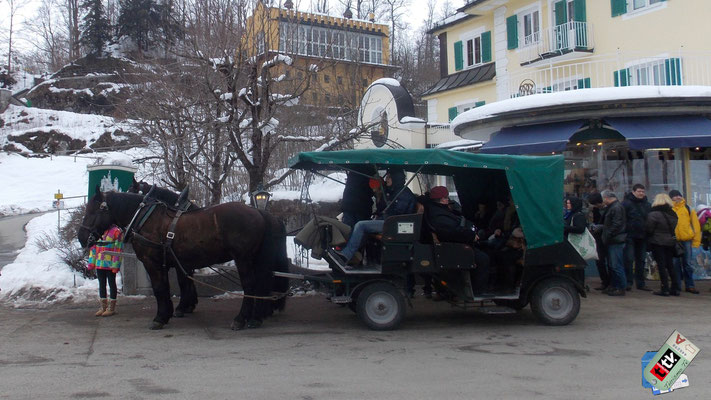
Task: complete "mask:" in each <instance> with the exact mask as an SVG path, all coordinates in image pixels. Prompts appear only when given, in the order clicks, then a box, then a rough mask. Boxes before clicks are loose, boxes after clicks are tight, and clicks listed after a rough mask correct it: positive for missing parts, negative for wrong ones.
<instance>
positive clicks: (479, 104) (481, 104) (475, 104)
mask: <svg viewBox="0 0 711 400" xmlns="http://www.w3.org/2000/svg"><path fill="white" fill-rule="evenodd" d="M484 104H486V101H484V100H482V101H477V102H476V103H474V107H481V106H483V105H484Z"/></svg>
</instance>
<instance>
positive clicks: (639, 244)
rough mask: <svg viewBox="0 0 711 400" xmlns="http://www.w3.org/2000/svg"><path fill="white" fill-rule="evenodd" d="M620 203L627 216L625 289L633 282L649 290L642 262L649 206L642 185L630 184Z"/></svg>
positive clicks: (642, 288)
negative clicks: (630, 188) (629, 191)
mask: <svg viewBox="0 0 711 400" xmlns="http://www.w3.org/2000/svg"><path fill="white" fill-rule="evenodd" d="M622 205H623V206H624V207H625V216H626V218H627V221H626V223H627V241H626V242H625V251H624V256H625V276H626V277H627V290H631V289H632V284H633V283H634V284H635V285H636V286H637V290H645V291H651V290H652V289H650V288H648V287H647V286H646V284H645V281H644V264H645V261H646V259H647V237H646V234H645V230H644V228H645V224H646V222H647V215H648V214H649V209H650V208H651V206H650V205H649V202H648V201H647V194H646V190H645V187H644V185H642V184H640V183H637V184H635V185H634V186H632V192H631V193H628V194H627V196H625V200H624V201H623V202H622ZM633 267H634V268H633ZM633 278H634V279H633ZM633 280H634V282H633Z"/></svg>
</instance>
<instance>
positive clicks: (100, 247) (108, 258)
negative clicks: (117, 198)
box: [87, 225, 123, 317]
mask: <svg viewBox="0 0 711 400" xmlns="http://www.w3.org/2000/svg"><path fill="white" fill-rule="evenodd" d="M105 251H112V252H116V253H120V252H122V251H123V232H122V231H121V228H119V227H118V226H116V225H112V226H111V227H110V228H109V229H108V230H107V231H106V232H104V234H103V235H101V239H100V240H99V241H98V242H96V244H95V245H94V246H92V247H91V249H90V250H89V263H88V265H87V268H88V269H90V270H92V269H96V275H97V277H98V278H99V301H100V302H101V308H100V309H99V311H97V312H96V314H94V315H96V316H97V317H110V316H112V315H114V314H116V273H117V272H118V271H119V269H121V256H119V255H114V254H104V252H105ZM107 281H108V283H109V289H110V293H109V299H107V298H106V282H107Z"/></svg>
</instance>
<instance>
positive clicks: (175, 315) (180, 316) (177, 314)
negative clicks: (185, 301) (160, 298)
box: [173, 310, 185, 318]
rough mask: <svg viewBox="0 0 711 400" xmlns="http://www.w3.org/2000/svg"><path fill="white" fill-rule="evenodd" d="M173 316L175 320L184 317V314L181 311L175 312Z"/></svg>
mask: <svg viewBox="0 0 711 400" xmlns="http://www.w3.org/2000/svg"><path fill="white" fill-rule="evenodd" d="M173 316H174V317H176V318H183V317H184V316H185V313H184V312H183V311H182V310H175V312H174V313H173Z"/></svg>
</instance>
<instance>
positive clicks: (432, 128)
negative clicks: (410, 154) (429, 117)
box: [425, 123, 461, 147]
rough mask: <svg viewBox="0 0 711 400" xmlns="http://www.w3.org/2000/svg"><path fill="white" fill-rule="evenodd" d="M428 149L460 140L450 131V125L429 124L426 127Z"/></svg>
mask: <svg viewBox="0 0 711 400" xmlns="http://www.w3.org/2000/svg"><path fill="white" fill-rule="evenodd" d="M425 130H426V135H427V145H428V147H434V146H436V145H438V144H441V143H444V142H450V141H452V140H460V139H461V138H460V137H459V136H456V135H455V134H454V132H452V130H451V129H450V126H449V124H440V123H437V124H427V125H426V126H425Z"/></svg>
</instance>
